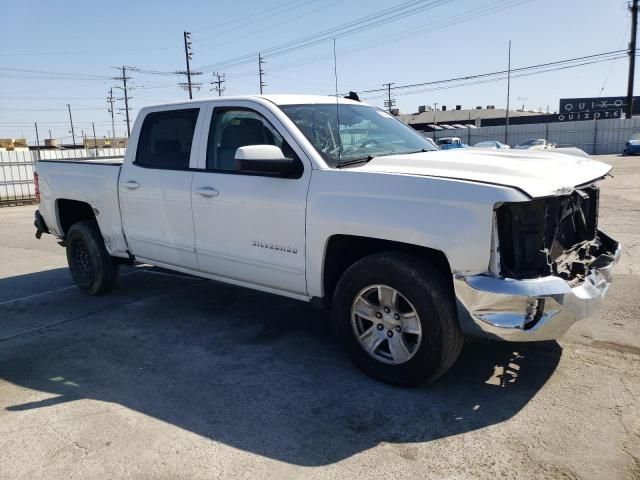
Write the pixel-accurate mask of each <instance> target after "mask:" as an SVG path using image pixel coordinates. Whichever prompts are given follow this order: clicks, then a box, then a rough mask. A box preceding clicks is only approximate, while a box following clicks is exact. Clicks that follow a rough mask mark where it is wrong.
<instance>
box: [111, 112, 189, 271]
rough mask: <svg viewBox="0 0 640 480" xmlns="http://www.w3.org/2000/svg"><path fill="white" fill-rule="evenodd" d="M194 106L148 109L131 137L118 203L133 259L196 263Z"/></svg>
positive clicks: (182, 265) (175, 264)
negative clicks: (134, 141) (134, 142)
mask: <svg viewBox="0 0 640 480" xmlns="http://www.w3.org/2000/svg"><path fill="white" fill-rule="evenodd" d="M199 110H200V109H199V108H182V109H175V108H173V109H167V110H161V111H152V112H151V113H148V114H147V115H146V117H145V118H144V121H143V123H142V126H141V127H139V130H138V131H135V130H134V134H133V135H132V138H136V134H137V138H138V142H137V145H129V148H135V149H136V150H135V154H134V158H132V159H130V158H129V157H127V161H126V162H125V164H124V166H123V169H122V172H121V174H120V179H119V185H118V188H119V194H120V208H121V211H122V223H123V225H124V231H125V235H126V237H127V242H128V244H129V247H130V249H131V253H133V254H134V255H135V256H136V259H138V260H141V261H149V262H150V263H154V264H166V265H167V266H178V267H184V268H189V269H196V268H197V259H196V253H195V234H194V231H193V220H192V215H191V183H192V181H193V171H192V170H190V169H189V167H190V165H191V164H195V162H196V158H195V157H196V156H197V155H196V153H194V152H195V150H196V149H195V148H194V149H192V148H191V147H192V144H193V143H194V141H193V139H194V133H195V132H196V122H197V119H198V114H199Z"/></svg>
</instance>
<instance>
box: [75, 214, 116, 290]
mask: <svg viewBox="0 0 640 480" xmlns="http://www.w3.org/2000/svg"><path fill="white" fill-rule="evenodd" d="M65 240H66V245H67V262H68V263H69V270H70V271H71V276H72V277H73V280H74V281H75V283H76V285H78V287H80V289H81V290H83V291H84V292H86V293H88V294H89V295H99V294H101V293H106V292H109V291H111V290H113V287H114V286H115V284H116V281H117V279H118V264H117V263H115V262H114V261H113V259H112V258H111V256H110V255H109V253H108V252H107V249H106V248H105V246H104V240H103V239H102V235H101V234H100V230H99V229H98V226H97V224H96V222H95V221H93V220H89V221H83V222H78V223H74V224H73V225H72V226H71V228H70V229H69V233H68V234H67V237H66V239H65Z"/></svg>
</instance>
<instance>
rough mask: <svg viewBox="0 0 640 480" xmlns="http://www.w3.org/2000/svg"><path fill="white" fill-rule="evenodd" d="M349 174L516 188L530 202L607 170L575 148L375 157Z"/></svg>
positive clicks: (597, 177)
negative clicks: (379, 174)
mask: <svg viewBox="0 0 640 480" xmlns="http://www.w3.org/2000/svg"><path fill="white" fill-rule="evenodd" d="M355 170H359V171H366V172H375V173H392V174H401V175H421V176H429V177H443V178H451V179H457V180H467V181H472V182H481V183H489V184H497V185H504V186H509V187H513V188H517V189H519V190H521V191H523V192H525V193H526V194H527V195H529V196H531V197H546V196H550V195H557V194H561V193H568V192H570V191H571V190H572V188H573V187H575V186H578V185H583V184H585V183H589V182H591V181H593V180H596V179H599V178H602V177H603V176H605V175H606V174H607V173H608V172H609V170H611V166H610V165H607V164H606V163H602V162H599V161H597V160H593V158H591V157H590V156H589V155H587V154H586V153H584V152H582V151H581V150H578V149H567V150H566V151H564V152H563V151H562V150H519V151H518V150H474V149H468V148H460V149H453V150H447V151H439V152H424V153H411V154H404V155H388V156H384V157H376V158H374V159H373V160H371V161H370V162H368V163H367V164H365V165H362V166H361V167H357V168H356V169H355Z"/></svg>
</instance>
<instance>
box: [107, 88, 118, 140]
mask: <svg viewBox="0 0 640 480" xmlns="http://www.w3.org/2000/svg"><path fill="white" fill-rule="evenodd" d="M115 100H116V99H115V97H114V96H113V88H110V89H109V96H108V97H107V102H109V108H108V109H107V110H108V112H109V113H110V114H111V134H112V140H113V144H114V145H115V143H116V120H115V117H114V115H115V111H114V109H113V102H114V101H115Z"/></svg>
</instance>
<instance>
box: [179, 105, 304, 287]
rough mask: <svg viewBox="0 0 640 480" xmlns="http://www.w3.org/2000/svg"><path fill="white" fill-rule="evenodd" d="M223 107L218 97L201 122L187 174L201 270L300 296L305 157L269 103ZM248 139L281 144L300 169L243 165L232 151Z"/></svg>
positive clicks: (250, 142)
mask: <svg viewBox="0 0 640 480" xmlns="http://www.w3.org/2000/svg"><path fill="white" fill-rule="evenodd" d="M218 105H221V106H218ZM223 105H225V104H224V103H221V104H220V103H216V107H215V109H213V112H212V113H210V118H211V120H210V121H209V126H208V128H207V125H206V123H205V128H204V129H203V142H202V143H203V145H205V141H204V140H205V136H207V137H208V140H207V142H206V153H204V154H203V155H201V159H202V160H201V161H202V162H203V163H202V164H201V169H199V171H197V172H196V173H195V174H194V180H193V191H192V204H193V220H194V226H195V230H196V251H197V257H198V263H199V266H200V269H201V270H202V271H204V272H207V273H209V274H211V275H215V276H218V277H222V278H224V279H227V280H231V281H234V280H235V281H237V282H243V283H251V284H253V285H256V286H263V287H267V288H273V289H277V290H283V291H288V292H293V293H299V294H304V293H306V280H305V212H306V199H307V190H308V186H309V181H310V178H311V167H310V162H309V160H308V158H307V157H306V156H305V154H304V151H303V150H302V149H300V147H299V146H298V145H297V144H296V143H295V141H294V139H293V137H291V135H289V133H288V132H287V130H286V129H285V128H284V127H283V126H282V125H281V124H280V122H279V121H278V119H277V118H276V117H275V115H273V113H271V112H270V111H269V110H268V109H267V108H265V107H263V106H261V105H259V104H254V103H253V102H245V103H242V105H247V106H242V107H239V106H238V105H239V103H237V102H236V103H234V104H233V106H228V107H226V106H223ZM207 130H208V133H206V132H207ZM247 145H276V146H278V147H280V148H281V149H282V151H283V153H284V154H285V156H286V157H288V158H295V159H296V161H297V162H299V175H296V178H281V177H275V176H273V175H269V174H268V173H265V174H258V173H255V172H245V171H242V170H241V169H240V167H239V165H238V162H236V161H235V160H234V157H235V153H236V150H237V149H238V148H239V147H242V146H247Z"/></svg>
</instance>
